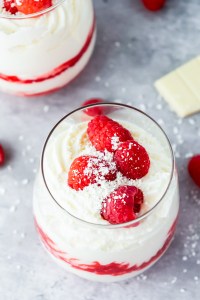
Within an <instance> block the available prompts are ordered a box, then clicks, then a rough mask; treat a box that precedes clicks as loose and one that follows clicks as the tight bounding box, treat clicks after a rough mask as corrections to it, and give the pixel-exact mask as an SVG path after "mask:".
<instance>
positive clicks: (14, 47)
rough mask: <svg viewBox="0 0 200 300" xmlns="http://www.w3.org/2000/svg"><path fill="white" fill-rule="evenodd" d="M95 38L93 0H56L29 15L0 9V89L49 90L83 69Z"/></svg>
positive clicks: (19, 91)
mask: <svg viewBox="0 0 200 300" xmlns="http://www.w3.org/2000/svg"><path fill="white" fill-rule="evenodd" d="M95 38H96V27H95V17H94V9H93V4H92V0H85V1H82V0H57V2H55V4H54V5H53V6H51V7H49V8H48V9H45V10H43V11H40V12H38V13H35V14H31V15H23V14H21V15H20V14H16V15H12V14H8V13H7V14H5V13H3V12H0V45H1V46H0V57H1V62H0V90H1V91H3V92H6V93H11V94H15V95H19V96H37V95H43V94H46V93H49V92H53V91H55V90H57V89H59V88H61V87H63V86H64V85H66V84H67V83H69V82H70V81H71V80H73V79H74V78H75V77H76V76H78V74H79V73H80V72H81V71H82V70H83V69H84V67H85V66H86V64H87V62H88V61H89V58H90V57H91V55H92V52H93V49H94V45H95Z"/></svg>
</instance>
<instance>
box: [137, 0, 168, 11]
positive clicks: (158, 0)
mask: <svg viewBox="0 0 200 300" xmlns="http://www.w3.org/2000/svg"><path fill="white" fill-rule="evenodd" d="M142 2H143V4H144V6H145V7H146V8H147V9H148V10H151V11H156V10H159V9H161V8H163V6H164V5H165V2H166V0H142Z"/></svg>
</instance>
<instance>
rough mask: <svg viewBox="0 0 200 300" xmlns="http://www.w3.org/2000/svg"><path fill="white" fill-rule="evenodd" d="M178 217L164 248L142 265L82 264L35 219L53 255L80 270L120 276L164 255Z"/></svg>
mask: <svg viewBox="0 0 200 300" xmlns="http://www.w3.org/2000/svg"><path fill="white" fill-rule="evenodd" d="M177 219H178V216H177V218H176V219H175V221H174V222H173V224H172V226H171V228H170V230H169V232H168V235H167V239H166V241H165V243H164V245H163V246H162V248H161V249H160V250H158V252H157V253H156V254H155V255H154V256H152V257H151V258H150V260H148V261H147V262H143V263H142V264H141V265H133V266H130V265H129V264H128V263H123V262H122V263H117V262H111V263H110V264H106V265H102V264H100V263H99V262H98V261H94V262H93V263H91V264H82V263H80V262H79V260H78V259H76V258H69V257H67V253H65V252H63V251H61V250H59V249H58V247H57V246H56V244H55V243H54V242H53V241H52V239H50V237H49V236H48V235H47V234H46V233H45V232H44V231H43V230H42V229H41V227H40V226H39V224H38V223H37V221H36V219H35V226H36V229H37V231H38V233H39V236H40V238H41V240H42V242H43V244H44V245H45V247H46V249H47V250H48V251H49V252H50V253H51V254H52V255H53V256H55V257H56V258H58V259H61V260H62V261H64V262H66V263H67V264H69V265H70V266H71V267H73V268H75V269H78V270H82V271H87V272H90V273H95V274H98V275H110V276H119V275H124V274H128V273H131V272H135V271H141V270H143V269H145V268H147V267H148V266H150V265H151V264H152V263H154V262H155V261H156V260H158V259H159V258H160V257H161V256H162V255H163V253H164V252H165V251H166V250H167V248H168V246H169V245H170V242H171V240H172V237H173V235H174V233H175V229H176V224H177Z"/></svg>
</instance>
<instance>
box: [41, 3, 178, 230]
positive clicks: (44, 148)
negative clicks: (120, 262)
mask: <svg viewBox="0 0 200 300" xmlns="http://www.w3.org/2000/svg"><path fill="white" fill-rule="evenodd" d="M64 1H65V0H64ZM105 105H106V106H116V107H123V108H128V109H131V110H134V111H136V112H139V113H141V114H142V115H144V116H145V117H147V118H148V119H150V120H151V121H152V122H153V123H154V124H155V125H156V126H157V127H158V128H159V129H160V131H161V132H162V134H163V136H164V137H165V139H166V142H167V144H168V147H169V150H170V161H171V171H170V177H169V182H168V184H167V186H166V188H165V190H164V192H163V194H162V196H161V197H160V199H159V200H158V201H157V202H156V203H155V204H154V205H153V206H152V207H151V208H150V209H149V210H148V211H147V212H145V213H144V214H142V215H141V216H139V217H138V218H136V219H134V220H132V221H129V222H125V223H120V224H98V223H92V222H88V221H85V220H83V219H80V218H78V217H76V216H74V215H73V214H71V213H70V212H69V211H67V210H66V209H65V208H64V207H63V206H62V205H61V204H60V203H59V202H58V201H57V200H56V199H55V197H54V196H53V195H52V193H51V191H50V189H49V187H48V184H47V181H46V179H45V174H44V167H43V165H44V154H45V150H46V146H47V144H48V141H49V139H50V137H51V136H52V134H53V132H54V130H55V129H56V128H57V127H58V126H59V125H60V124H61V123H62V121H64V120H65V119H66V118H68V117H69V116H71V115H72V114H74V113H76V112H77V111H82V110H85V109H87V108H91V107H96V106H105ZM174 169H175V158H174V154H173V149H172V146H171V143H170V140H169V138H168V136H167V134H166V133H165V131H164V130H163V129H162V127H161V126H160V125H159V124H158V123H157V122H156V121H155V120H154V119H153V118H152V117H150V116H149V115H148V114H146V113H145V112H143V111H141V110H140V109H138V108H135V107H133V106H130V105H127V104H122V103H112V102H103V103H97V104H90V105H86V106H84V107H79V108H77V109H74V110H73V111H71V112H70V113H68V114H66V115H65V116H64V117H62V118H61V119H60V120H59V121H58V122H57V123H56V124H55V125H54V126H53V128H52V129H51V131H50V133H49V134H48V136H47V138H46V141H45V143H44V146H43V150H42V157H41V172H42V178H43V181H44V184H45V187H46V188H47V191H48V192H49V194H50V196H51V198H52V199H53V200H54V202H55V203H56V204H57V205H58V206H59V207H60V208H61V209H62V210H63V211H64V212H65V213H67V214H68V215H69V216H71V217H72V218H74V219H75V220H76V221H79V222H82V223H84V224H85V225H89V226H94V227H96V228H102V229H115V228H124V227H131V225H134V224H137V223H138V222H140V221H142V220H144V219H145V218H147V217H148V216H149V215H151V214H152V213H153V211H154V210H155V209H156V208H157V207H158V206H159V204H160V203H161V202H162V200H163V199H164V198H165V195H166V194H167V192H168V190H169V187H170V185H171V182H172V179H173V175H174Z"/></svg>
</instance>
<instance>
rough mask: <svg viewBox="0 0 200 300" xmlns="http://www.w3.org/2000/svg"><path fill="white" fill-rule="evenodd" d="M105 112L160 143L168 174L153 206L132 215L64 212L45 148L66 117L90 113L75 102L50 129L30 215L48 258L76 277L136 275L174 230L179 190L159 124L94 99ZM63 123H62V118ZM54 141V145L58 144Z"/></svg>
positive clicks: (81, 118) (116, 278)
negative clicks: (96, 219) (97, 218)
mask: <svg viewBox="0 0 200 300" xmlns="http://www.w3.org/2000/svg"><path fill="white" fill-rule="evenodd" d="M91 107H100V108H101V109H102V108H103V109H104V111H106V112H107V115H108V116H109V117H110V118H112V119H115V120H120V122H124V121H125V122H128V123H130V124H133V125H134V126H138V127H139V128H141V129H143V130H145V132H146V133H149V134H151V135H152V136H153V137H154V138H155V139H157V140H158V141H159V143H160V144H162V147H163V149H164V152H165V154H166V157H167V158H168V162H169V169H170V174H169V179H168V181H167V184H166V186H164V188H163V192H162V194H161V195H160V194H159V191H158V194H159V197H158V198H156V201H154V204H153V206H152V207H150V208H149V209H148V210H147V211H146V212H145V213H143V214H142V215H140V216H139V217H138V218H137V219H136V220H133V221H131V222H128V223H124V224H118V225H110V224H107V223H106V224H105V223H104V224H96V223H91V222H87V221H86V220H83V219H80V218H78V217H77V216H74V215H73V214H71V213H69V211H67V210H66V208H65V207H64V206H63V205H62V204H61V203H60V202H59V200H58V195H57V194H55V193H54V191H53V190H51V188H50V187H49V185H48V180H47V177H48V176H47V174H46V171H45V170H46V169H45V157H46V155H47V154H46V150H47V148H48V146H49V143H50V142H51V141H52V140H54V139H55V138H56V137H57V136H58V135H59V133H60V130H61V129H62V126H63V124H64V123H65V122H70V124H78V123H82V122H83V121H89V120H90V119H91V118H92V117H90V116H88V115H86V114H85V109H84V108H79V109H77V110H75V111H73V112H71V113H70V114H68V115H67V116H65V117H64V118H63V119H62V120H60V121H59V123H57V124H56V125H55V127H54V128H53V129H52V131H51V132H50V134H49V136H48V138H47V140H46V142H45V145H44V148H43V153H42V159H41V169H40V172H39V174H38V176H37V179H36V183H35V188H34V205H33V206H34V218H35V224H36V228H37V230H38V233H39V235H40V238H41V241H42V243H43V245H44V246H45V248H46V250H47V251H48V253H50V254H51V256H52V258H54V260H56V261H57V262H58V263H59V264H60V265H62V266H63V267H64V268H65V269H66V270H68V271H71V272H73V273H75V274H77V275H79V276H81V277H84V278H87V279H90V280H96V281H102V282H113V281H119V280H123V279H127V278H129V277H133V276H136V275H138V274H140V273H141V272H143V271H145V270H146V269H147V268H149V267H150V266H152V265H153V264H154V263H155V262H156V261H157V260H158V259H159V258H160V257H161V256H162V255H163V253H164V252H165V251H166V249H167V248H168V246H169V245H170V243H171V240H172V237H173V235H174V232H175V228H176V223H177V218H178V211H179V190H178V180H177V173H176V169H175V163H174V157H173V152H172V148H171V145H170V142H169V140H168V138H167V136H166V134H165V133H164V132H163V130H162V129H161V128H160V126H159V125H158V124H157V123H156V122H155V121H154V120H153V119H151V118H150V117H149V116H148V115H146V114H145V113H143V112H141V111H139V110H137V109H135V108H133V107H130V106H127V105H122V104H109V103H107V104H98V105H90V106H88V108H91ZM66 124H67V123H66ZM57 146H58V147H59V145H57ZM154 200H155V199H154Z"/></svg>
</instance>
